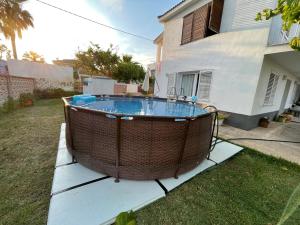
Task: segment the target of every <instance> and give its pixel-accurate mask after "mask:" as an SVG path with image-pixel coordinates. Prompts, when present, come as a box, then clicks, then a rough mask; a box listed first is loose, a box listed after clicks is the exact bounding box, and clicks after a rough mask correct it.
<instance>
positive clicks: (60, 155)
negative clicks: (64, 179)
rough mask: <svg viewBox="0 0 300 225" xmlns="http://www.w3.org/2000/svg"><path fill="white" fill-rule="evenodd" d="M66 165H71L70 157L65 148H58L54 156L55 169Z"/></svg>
mask: <svg viewBox="0 0 300 225" xmlns="http://www.w3.org/2000/svg"><path fill="white" fill-rule="evenodd" d="M68 163H72V155H71V154H70V153H69V151H68V150H67V148H59V149H58V151H57V156H56V163H55V167H59V166H62V165H65V164H68Z"/></svg>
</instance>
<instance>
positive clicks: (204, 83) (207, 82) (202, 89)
mask: <svg viewBox="0 0 300 225" xmlns="http://www.w3.org/2000/svg"><path fill="white" fill-rule="evenodd" d="M211 81H212V72H210V71H206V72H201V74H200V80H199V88H198V97H199V99H200V100H202V101H203V100H204V101H208V100H209V97H210V88H211Z"/></svg>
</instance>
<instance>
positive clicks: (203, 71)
mask: <svg viewBox="0 0 300 225" xmlns="http://www.w3.org/2000/svg"><path fill="white" fill-rule="evenodd" d="M204 73H210V74H211V75H210V83H209V85H208V87H209V90H208V98H201V96H200V91H201V75H202V74H204ZM213 74H214V73H213V70H201V71H199V73H198V76H199V79H198V85H197V86H198V87H197V93H196V94H197V97H198V98H199V101H202V102H209V101H210V98H211V89H212V84H213ZM203 84H204V86H205V83H203ZM203 84H202V85H203ZM206 85H207V84H206Z"/></svg>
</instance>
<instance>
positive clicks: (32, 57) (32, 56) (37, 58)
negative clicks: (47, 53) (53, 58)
mask: <svg viewBox="0 0 300 225" xmlns="http://www.w3.org/2000/svg"><path fill="white" fill-rule="evenodd" d="M23 60H27V61H31V62H38V63H45V59H44V57H43V56H42V55H39V54H38V53H36V52H34V51H29V52H25V53H24V55H23Z"/></svg>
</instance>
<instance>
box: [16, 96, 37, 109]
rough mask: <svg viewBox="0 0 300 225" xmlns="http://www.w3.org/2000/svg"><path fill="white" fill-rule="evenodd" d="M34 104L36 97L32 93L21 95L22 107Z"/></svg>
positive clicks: (20, 102)
mask: <svg viewBox="0 0 300 225" xmlns="http://www.w3.org/2000/svg"><path fill="white" fill-rule="evenodd" d="M33 102H34V96H33V94H31V93H23V94H20V98H19V104H20V106H22V107H26V106H32V105H33Z"/></svg>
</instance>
